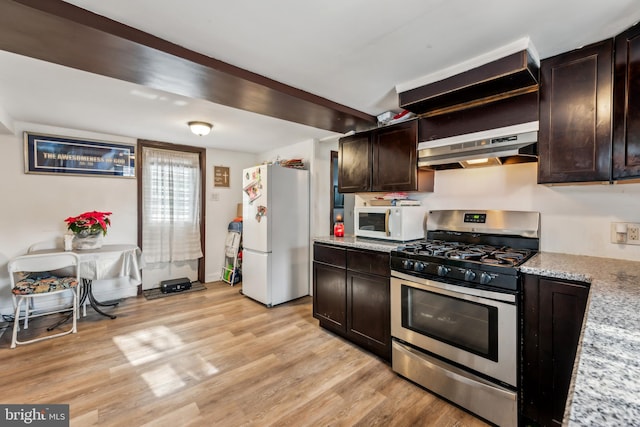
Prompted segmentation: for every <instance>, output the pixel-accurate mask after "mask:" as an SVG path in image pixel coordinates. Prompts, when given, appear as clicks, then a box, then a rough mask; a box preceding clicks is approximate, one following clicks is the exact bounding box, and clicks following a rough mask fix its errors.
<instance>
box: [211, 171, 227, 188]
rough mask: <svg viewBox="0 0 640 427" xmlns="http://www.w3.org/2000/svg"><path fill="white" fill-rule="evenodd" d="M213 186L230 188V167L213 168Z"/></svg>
mask: <svg viewBox="0 0 640 427" xmlns="http://www.w3.org/2000/svg"><path fill="white" fill-rule="evenodd" d="M213 186H214V187H225V188H229V167H228V166H214V167H213Z"/></svg>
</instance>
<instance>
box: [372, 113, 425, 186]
mask: <svg viewBox="0 0 640 427" xmlns="http://www.w3.org/2000/svg"><path fill="white" fill-rule="evenodd" d="M372 147H373V177H372V178H373V183H372V191H415V190H416V189H417V182H416V175H417V168H418V151H417V149H418V122H417V121H416V120H412V121H410V122H407V123H401V124H398V125H392V126H389V127H387V128H383V129H379V130H376V131H375V132H374V133H373V142H372Z"/></svg>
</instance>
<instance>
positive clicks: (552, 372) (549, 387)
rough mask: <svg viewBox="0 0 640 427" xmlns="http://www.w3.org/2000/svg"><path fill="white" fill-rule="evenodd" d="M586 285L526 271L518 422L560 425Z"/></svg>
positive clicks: (578, 333) (585, 297)
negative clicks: (519, 417)
mask: <svg viewBox="0 0 640 427" xmlns="http://www.w3.org/2000/svg"><path fill="white" fill-rule="evenodd" d="M588 294H589V287H588V285H587V284H586V283H578V282H570V281H564V280H559V279H549V278H545V277H539V276H533V275H525V279H524V293H523V302H524V321H523V327H524V333H523V352H522V354H523V357H522V402H521V403H522V405H521V412H522V421H523V422H522V425H524V426H559V425H562V418H563V415H564V409H565V404H566V401H567V393H568V391H569V384H570V382H571V374H572V372H573V365H574V361H575V358H576V350H577V346H578V340H579V338H580V331H581V329H582V322H583V318H584V313H585V309H586V304H587V296H588Z"/></svg>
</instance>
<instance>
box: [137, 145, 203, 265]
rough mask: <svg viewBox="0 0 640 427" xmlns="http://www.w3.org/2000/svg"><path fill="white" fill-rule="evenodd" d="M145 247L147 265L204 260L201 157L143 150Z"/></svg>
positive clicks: (156, 150)
mask: <svg viewBox="0 0 640 427" xmlns="http://www.w3.org/2000/svg"><path fill="white" fill-rule="evenodd" d="M142 169H143V172H142V180H143V182H142V216H143V227H142V245H143V248H144V253H145V259H146V260H147V262H151V263H153V262H172V261H186V260H193V259H198V258H201V257H202V249H201V248H202V246H201V241H200V220H201V212H200V206H201V197H202V195H201V182H200V180H201V178H200V176H201V171H200V160H199V156H198V153H190V152H182V151H173V150H165V149H159V148H149V147H145V148H144V150H142Z"/></svg>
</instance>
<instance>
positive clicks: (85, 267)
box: [31, 245, 144, 319]
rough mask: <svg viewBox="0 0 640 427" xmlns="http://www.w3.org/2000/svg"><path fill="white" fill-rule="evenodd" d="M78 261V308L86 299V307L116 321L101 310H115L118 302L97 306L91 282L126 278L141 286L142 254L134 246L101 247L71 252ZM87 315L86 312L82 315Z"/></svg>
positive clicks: (98, 304)
mask: <svg viewBox="0 0 640 427" xmlns="http://www.w3.org/2000/svg"><path fill="white" fill-rule="evenodd" d="M52 252H62V249H53V250H52V249H45V250H41V251H34V252H31V253H32V254H38V253H52ZM73 252H74V253H75V254H77V255H78V257H79V258H80V266H79V270H80V277H81V278H82V284H83V286H82V292H81V301H80V302H81V305H84V303H85V301H86V300H87V298H88V299H89V304H91V307H93V309H94V310H95V311H96V312H97V313H100V314H102V315H103V316H107V317H110V318H111V319H115V318H116V316H115V315H113V314H107V313H105V312H104V311H102V310H101V309H100V307H111V306H116V305H118V303H119V302H120V301H108V302H100V301H98V300H96V298H95V297H94V295H93V281H94V280H105V279H117V278H119V277H129V279H130V280H132V281H133V282H134V283H136V284H138V283H140V282H142V274H141V273H140V270H141V269H142V268H143V267H144V258H143V257H142V251H141V250H140V248H138V247H137V246H136V245H104V246H102V247H101V248H99V249H86V250H75V251H73ZM85 315H86V312H85Z"/></svg>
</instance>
